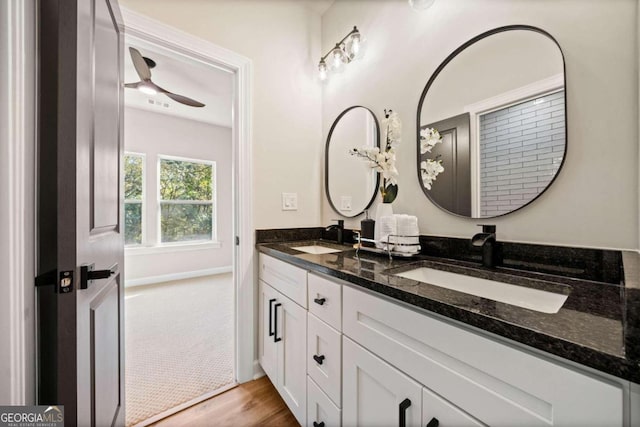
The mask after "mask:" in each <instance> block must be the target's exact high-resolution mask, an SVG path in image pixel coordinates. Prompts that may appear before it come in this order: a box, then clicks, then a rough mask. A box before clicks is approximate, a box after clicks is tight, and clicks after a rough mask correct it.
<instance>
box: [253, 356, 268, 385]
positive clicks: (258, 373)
mask: <svg viewBox="0 0 640 427" xmlns="http://www.w3.org/2000/svg"><path fill="white" fill-rule="evenodd" d="M265 375H266V374H265V372H264V370H263V369H262V366H260V362H258V360H257V359H256V360H254V361H253V379H254V380H257V379H258V378H262V377H264V376H265Z"/></svg>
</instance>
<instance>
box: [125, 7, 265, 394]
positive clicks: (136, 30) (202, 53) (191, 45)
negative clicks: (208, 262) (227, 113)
mask: <svg viewBox="0 0 640 427" xmlns="http://www.w3.org/2000/svg"><path fill="white" fill-rule="evenodd" d="M120 9H121V12H122V16H123V19H124V24H125V37H127V36H133V37H136V38H139V39H143V40H145V41H147V42H151V43H153V44H156V45H158V46H160V47H163V48H166V49H169V50H173V51H176V52H180V53H183V54H186V55H188V56H191V57H194V58H196V59H200V60H203V61H204V62H207V63H210V64H211V65H213V66H220V67H222V68H225V69H227V70H230V71H232V72H233V73H234V75H235V79H234V86H235V87H234V90H235V97H234V122H233V132H232V133H233V154H232V156H233V166H232V171H233V172H232V174H233V204H234V213H233V229H234V234H235V236H238V239H239V244H237V245H236V246H235V252H234V257H233V270H234V274H233V278H234V286H235V338H236V342H235V361H234V363H235V374H236V378H235V379H236V381H237V382H238V383H243V382H247V381H250V380H252V379H254V378H256V377H258V376H260V375H261V374H262V371H261V369H260V367H259V365H258V361H257V356H256V354H257V353H256V351H255V345H256V340H255V338H254V331H255V323H256V320H255V312H256V310H255V303H254V301H255V299H256V291H255V286H254V276H255V266H254V252H255V250H254V247H255V239H254V232H253V213H252V201H253V193H252V182H253V181H252V179H253V178H252V154H251V92H252V76H251V69H252V64H251V60H250V59H249V58H247V57H245V56H242V55H240V54H237V53H235V52H232V51H230V50H228V49H226V48H223V47H221V46H218V45H215V44H213V43H210V42H208V41H206V40H203V39H201V38H198V37H196V36H193V35H191V34H188V33H186V32H183V31H181V30H178V29H176V28H174V27H171V26H169V25H166V24H163V23H161V22H159V21H156V20H154V19H151V18H149V17H147V16H145V15H142V14H139V13H137V12H134V11H132V10H130V9H127V8H126V7H122V6H121V7H120ZM125 280H126V277H125ZM240 313H242V315H240Z"/></svg>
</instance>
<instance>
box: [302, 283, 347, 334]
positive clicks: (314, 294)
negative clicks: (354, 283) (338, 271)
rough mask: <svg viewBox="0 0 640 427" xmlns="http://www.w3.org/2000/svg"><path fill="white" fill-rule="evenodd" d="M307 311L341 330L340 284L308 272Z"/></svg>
mask: <svg viewBox="0 0 640 427" xmlns="http://www.w3.org/2000/svg"><path fill="white" fill-rule="evenodd" d="M308 280H309V311H310V312H311V313H313V314H315V315H316V316H317V317H318V318H319V319H322V320H323V321H325V322H326V323H328V324H329V325H331V326H333V327H334V328H335V329H337V330H338V331H342V285H340V284H338V283H335V282H332V281H330V280H327V279H324V278H322V277H320V276H316V275H315V274H309V279H308Z"/></svg>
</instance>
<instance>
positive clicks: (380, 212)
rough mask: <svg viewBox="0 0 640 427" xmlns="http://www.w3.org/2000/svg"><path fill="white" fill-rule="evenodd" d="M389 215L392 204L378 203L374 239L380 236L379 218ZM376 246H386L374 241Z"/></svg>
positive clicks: (380, 222)
mask: <svg viewBox="0 0 640 427" xmlns="http://www.w3.org/2000/svg"><path fill="white" fill-rule="evenodd" d="M391 215H393V206H391V203H380V204H379V205H378V207H377V208H376V225H375V229H374V239H375V240H376V241H378V240H380V237H381V226H382V221H381V219H382V218H383V217H385V216H391ZM376 246H377V247H378V248H386V247H387V245H386V244H382V243H380V242H379V243H376Z"/></svg>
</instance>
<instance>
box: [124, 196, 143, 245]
mask: <svg viewBox="0 0 640 427" xmlns="http://www.w3.org/2000/svg"><path fill="white" fill-rule="evenodd" d="M124 244H125V245H140V244H142V203H125V204H124Z"/></svg>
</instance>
